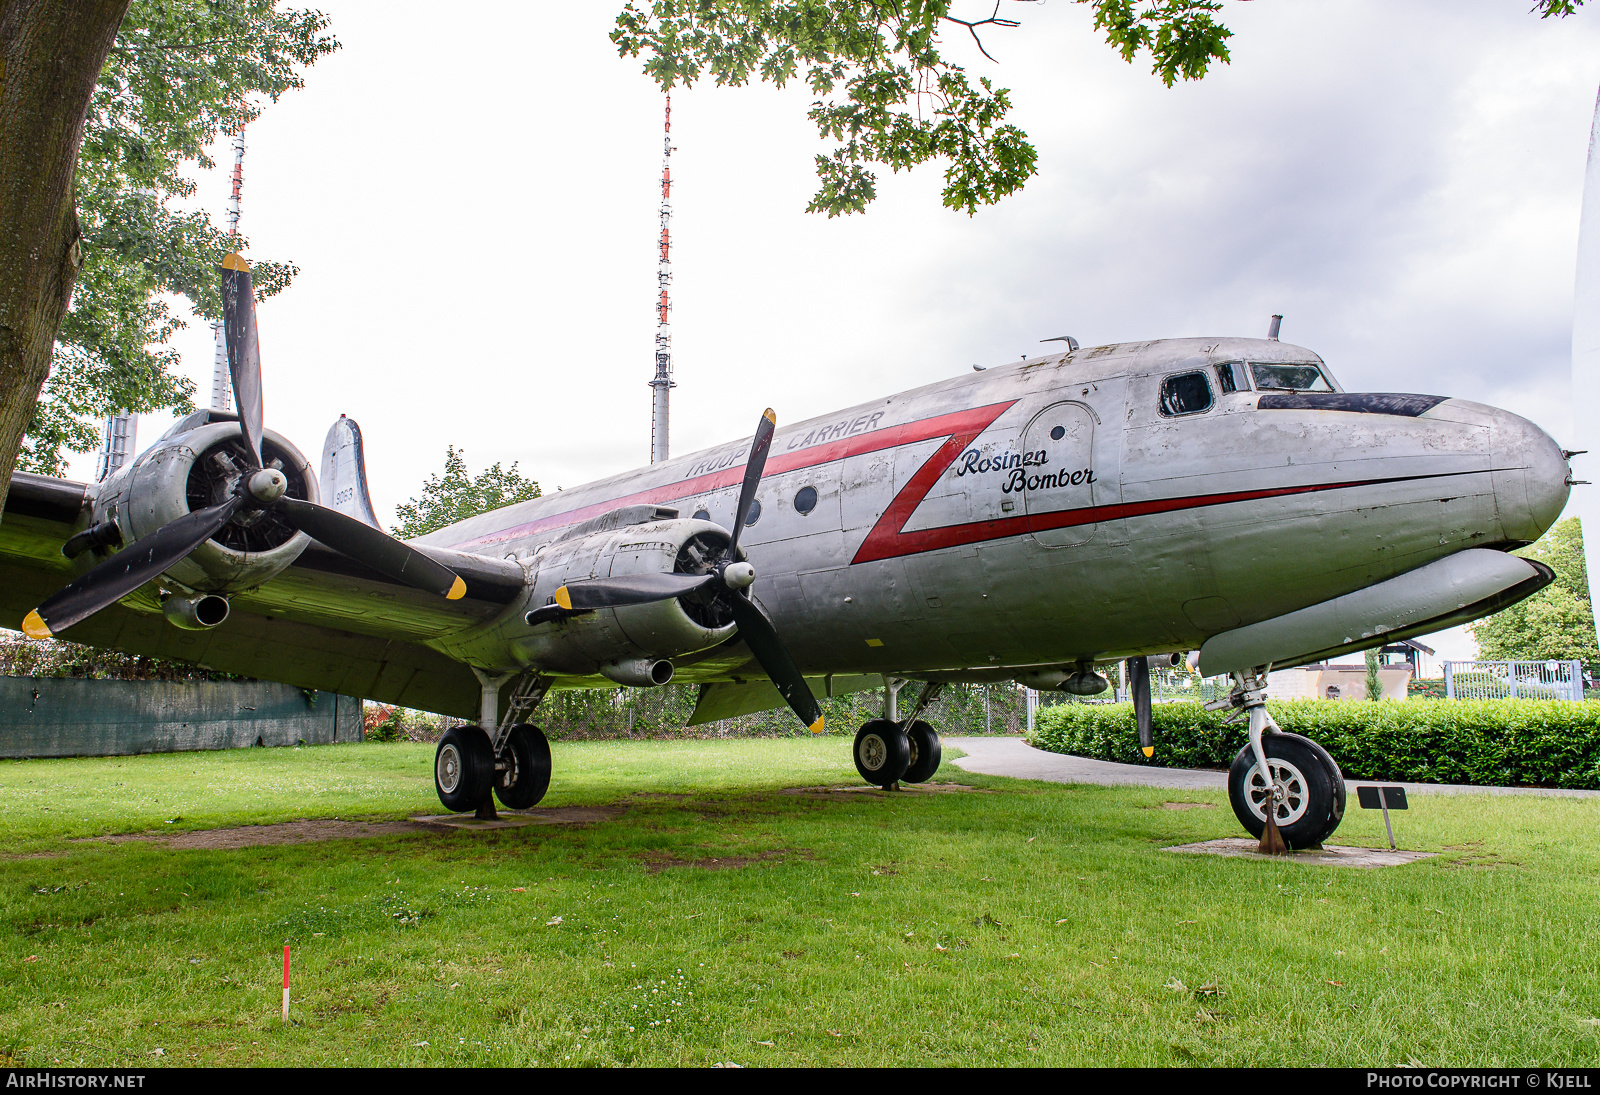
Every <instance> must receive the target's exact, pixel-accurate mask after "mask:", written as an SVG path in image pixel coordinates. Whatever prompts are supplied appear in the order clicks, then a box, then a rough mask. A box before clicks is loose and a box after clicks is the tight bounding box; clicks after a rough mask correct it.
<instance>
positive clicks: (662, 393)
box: [650, 93, 677, 464]
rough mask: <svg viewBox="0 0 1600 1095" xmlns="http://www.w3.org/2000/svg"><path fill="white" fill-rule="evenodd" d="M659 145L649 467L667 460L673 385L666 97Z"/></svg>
mask: <svg viewBox="0 0 1600 1095" xmlns="http://www.w3.org/2000/svg"><path fill="white" fill-rule="evenodd" d="M664 132H665V136H664V137H663V138H662V141H661V257H660V259H659V260H658V261H657V265H656V288H657V291H658V296H657V297H656V375H655V376H654V377H653V378H651V381H650V399H651V408H650V463H652V464H657V463H660V462H661V461H663V460H665V459H667V452H668V444H667V442H668V436H667V435H668V428H667V427H668V406H667V404H668V399H669V393H671V391H672V389H673V388H676V387H677V385H676V384H674V383H673V382H672V321H671V313H672V297H671V294H670V292H669V286H671V285H672V95H671V94H670V93H668V95H667V114H666V128H665V131H664Z"/></svg>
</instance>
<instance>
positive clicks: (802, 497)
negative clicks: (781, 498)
mask: <svg viewBox="0 0 1600 1095" xmlns="http://www.w3.org/2000/svg"><path fill="white" fill-rule="evenodd" d="M794 508H795V510H796V512H798V513H810V512H811V511H812V510H814V509H816V508H817V488H816V487H801V488H800V490H799V491H798V492H797V493H796V494H795V496H794Z"/></svg>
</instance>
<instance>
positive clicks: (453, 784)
mask: <svg viewBox="0 0 1600 1095" xmlns="http://www.w3.org/2000/svg"><path fill="white" fill-rule="evenodd" d="M434 778H435V779H437V780H438V781H439V790H441V791H443V792H444V793H445V794H447V795H448V794H453V793H454V792H455V789H456V788H457V787H458V786H460V784H461V754H460V753H459V752H458V751H457V750H456V747H455V746H454V745H446V746H445V747H444V748H443V749H441V750H439V760H438V763H437V764H435V765H434Z"/></svg>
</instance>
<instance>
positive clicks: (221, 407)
mask: <svg viewBox="0 0 1600 1095" xmlns="http://www.w3.org/2000/svg"><path fill="white" fill-rule="evenodd" d="M243 182H244V126H243V125H240V126H239V129H238V131H237V132H236V133H234V135H233V192H232V193H230V194H229V195H228V239H229V240H232V241H234V243H235V246H237V241H238V238H239V187H240V184H242V183H243ZM211 333H212V335H213V336H215V338H216V342H217V356H216V361H215V362H214V363H213V365H212V369H211V409H212V410H214V411H231V410H233V378H232V377H231V376H230V375H229V374H228V337H227V334H226V333H225V332H224V331H223V329H222V320H220V319H219V320H217V321H216V322H215V323H213V324H212V325H211Z"/></svg>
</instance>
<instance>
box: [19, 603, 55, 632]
mask: <svg viewBox="0 0 1600 1095" xmlns="http://www.w3.org/2000/svg"><path fill="white" fill-rule="evenodd" d="M22 633H23V634H24V635H26V636H28V638H30V639H53V638H55V633H54V632H52V631H51V630H50V625H49V624H47V623H45V622H44V617H43V616H41V615H39V612H38V610H37V609H35V610H34V611H32V612H30V613H28V615H27V618H25V619H24V620H23V621H22Z"/></svg>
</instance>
